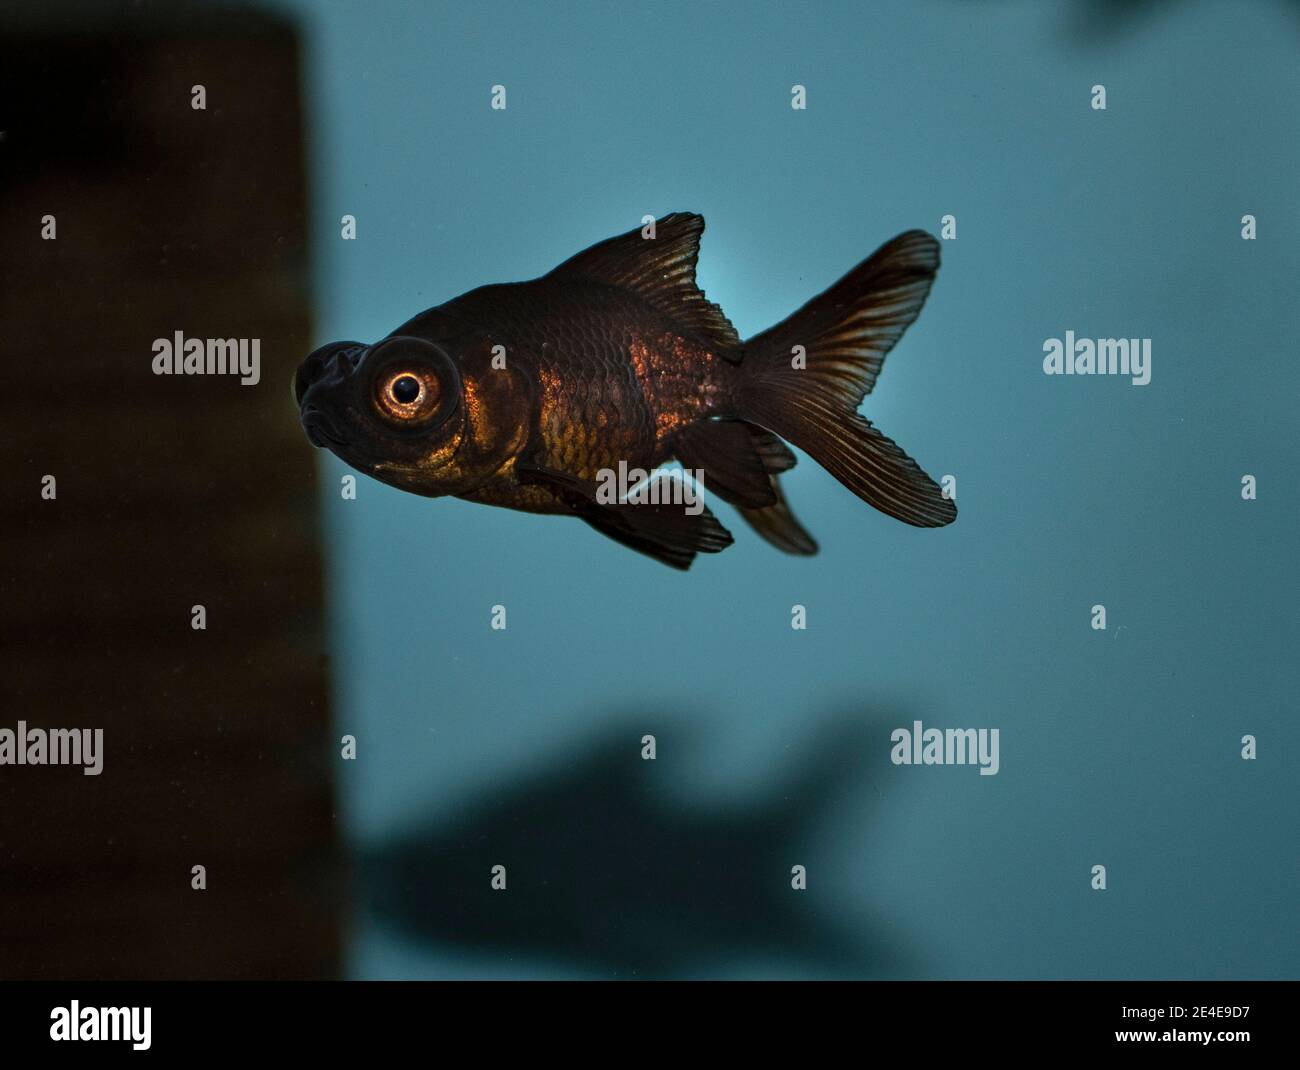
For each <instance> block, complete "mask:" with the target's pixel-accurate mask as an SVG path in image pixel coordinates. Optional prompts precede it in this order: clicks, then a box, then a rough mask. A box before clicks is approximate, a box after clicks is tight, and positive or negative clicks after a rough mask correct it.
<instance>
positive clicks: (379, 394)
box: [294, 328, 531, 497]
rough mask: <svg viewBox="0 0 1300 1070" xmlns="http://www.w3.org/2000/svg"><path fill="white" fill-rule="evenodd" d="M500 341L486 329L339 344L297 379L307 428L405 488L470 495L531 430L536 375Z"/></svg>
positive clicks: (306, 364) (320, 353)
mask: <svg viewBox="0 0 1300 1070" xmlns="http://www.w3.org/2000/svg"><path fill="white" fill-rule="evenodd" d="M399 329H400V328H399ZM501 349H502V347H501V346H499V345H495V346H494V345H493V340H492V339H491V338H490V337H488V336H487V335H484V334H481V333H478V332H468V333H461V334H459V335H458V336H456V337H439V338H437V340H434V339H431V338H429V337H417V336H415V335H408V334H392V335H389V336H388V337H387V338H383V339H381V340H380V341H378V342H376V343H374V344H373V345H369V346H367V345H365V344H364V343H361V342H331V343H330V344H329V345H325V346H322V347H321V348H320V349H317V350H316V351H315V352H314V353H312V354H311V355H310V356H308V357H307V359H306V360H304V361H303V362H302V364H301V365H300V366H299V368H298V371H297V374H296V376H295V378H294V398H295V399H296V400H297V402H298V410H299V418H300V419H301V420H302V426H303V429H304V430H305V431H306V432H307V437H308V438H309V439H310V440H311V441H312V443H313V445H316V446H319V447H322V448H324V449H328V450H330V451H331V452H332V453H334V454H335V455H337V456H338V457H339V458H341V459H342V460H343V461H345V462H347V463H348V464H349V465H351V466H352V467H353V468H356V469H358V470H359V471H362V472H364V473H366V474H367V475H369V476H373V477H374V478H375V479H378V480H380V481H381V482H384V483H387V484H389V485H390V486H394V487H397V488H399V489H400V490H406V491H410V492H412V493H415V494H423V495H426V496H428V497H437V496H439V495H444V494H464V493H467V492H468V491H471V490H473V489H475V488H476V487H478V486H481V485H482V484H483V483H485V482H487V481H488V480H489V479H491V478H492V477H493V476H494V475H495V474H496V473H497V472H498V471H499V470H500V469H501V467H502V466H503V465H504V464H505V463H506V462H507V461H508V460H509V459H510V458H511V457H513V456H514V455H515V454H516V453H518V452H519V450H520V449H521V448H522V447H523V444H524V442H525V441H526V438H527V428H528V413H529V411H530V398H531V392H530V389H529V384H528V380H527V378H526V377H525V376H524V375H523V374H522V372H521V371H520V370H519V369H518V368H517V367H514V366H511V367H504V366H503V365H502V363H501V362H499V361H498V360H497V359H496V358H495V357H494V353H499V352H500V351H501Z"/></svg>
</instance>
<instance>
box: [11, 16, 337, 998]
mask: <svg viewBox="0 0 1300 1070" xmlns="http://www.w3.org/2000/svg"><path fill="white" fill-rule="evenodd" d="M33 10H34V9H33ZM98 10H99V12H100V15H101V18H100V20H99V24H98V25H95V26H94V27H93V28H92V27H87V26H83V25H78V26H77V27H76V29H75V30H73V29H72V28H71V27H70V26H69V25H67V23H68V22H70V20H67V19H66V18H63V19H61V20H60V21H59V22H58V24H57V25H53V24H51V25H50V26H49V32H45V31H42V30H38V29H36V28H35V27H33V26H28V27H25V28H23V29H21V30H15V29H14V28H13V27H12V26H10V27H9V28H8V29H5V28H4V26H3V24H0V59H3V62H0V130H3V132H4V133H3V138H0V242H3V257H2V258H0V351H2V356H0V453H2V458H3V459H2V463H0V728H10V729H13V728H16V726H17V722H18V720H19V719H22V720H25V721H26V722H27V723H28V724H29V725H31V726H40V727H51V728H53V727H61V728H102V729H103V730H104V751H105V757H104V770H103V773H102V774H101V775H100V776H97V777H94V776H85V775H83V773H82V771H81V769H80V768H75V767H71V768H70V767H49V766H47V767H30V766H29V767H16V766H12V765H0V976H2V977H5V978H15V977H55V978H82V977H109V978H118V977H144V978H149V977H185V978H206V977H329V976H333V975H335V974H336V973H337V971H338V964H339V958H340V952H339V940H340V933H339V929H340V881H339V865H340V862H339V848H338V840H337V834H336V829H335V822H334V800H333V790H332V786H331V771H332V769H333V768H334V765H333V761H334V760H335V759H336V758H337V757H338V750H337V747H336V746H335V745H334V743H333V742H332V739H331V733H330V729H329V723H328V710H327V704H326V694H327V687H326V669H325V662H324V659H323V656H322V650H323V634H322V633H323V626H322V576H321V571H322V565H321V550H320V543H319V532H318V518H317V515H316V509H315V493H316V486H315V473H314V467H313V461H312V457H311V450H310V448H309V447H308V446H307V444H306V442H305V440H304V438H303V435H302V433H301V431H300V430H299V428H298V426H297V421H296V417H295V412H294V408H293V405H292V402H291V400H290V389H289V383H290V379H291V376H292V372H293V369H294V366H295V364H296V362H297V359H298V358H299V356H300V355H301V354H302V353H305V352H306V351H307V350H308V349H309V348H310V345H309V342H310V338H309V334H310V331H309V322H308V312H307V296H306V292H307V291H306V278H305V270H306V256H305V246H306V234H305V230H306V226H305V215H306V212H305V201H306V189H305V179H304V162H303V130H302V114H301V110H300V100H299V68H298V52H297V44H296V40H295V37H294V34H293V32H292V30H291V29H290V28H289V27H288V26H286V25H285V24H283V23H282V22H280V21H277V20H274V19H270V18H264V17H260V16H253V15H250V14H246V13H245V14H238V15H225V14H211V13H209V14H208V15H206V16H200V15H194V14H192V15H189V16H187V17H186V18H184V19H183V20H181V19H176V18H167V17H163V19H162V22H161V24H159V25H155V24H154V22H153V17H152V16H150V15H148V14H145V15H141V14H140V9H139V8H135V9H127V8H125V7H124V8H123V9H122V12H121V15H120V19H121V21H114V20H112V19H109V20H105V19H103V18H102V9H98ZM146 10H147V9H146ZM194 85H203V86H204V87H205V88H206V93H207V108H206V110H202V111H200V110H194V109H193V108H192V107H191V87H192V86H194ZM46 215H52V216H54V217H56V220H57V235H58V236H57V240H54V241H48V240H42V237H41V229H42V226H41V220H42V217H43V216H46ZM178 330H179V331H184V333H185V335H186V336H187V337H198V338H208V337H212V338H223V339H224V338H250V339H251V338H258V339H260V340H261V365H262V366H261V382H260V383H259V384H258V385H256V386H241V385H240V383H239V381H238V377H237V376H211V375H202V376H159V375H155V374H153V372H152V370H151V362H152V359H153V350H152V344H153V341H154V339H155V338H162V337H171V336H172V334H173V332H175V331H178ZM47 474H48V475H53V476H54V477H55V478H56V479H57V494H58V496H57V499H56V500H53V501H46V500H42V498H41V480H42V477H43V476H45V475H47ZM195 605H203V606H204V607H206V613H207V628H206V630H204V631H196V630H193V629H192V627H191V607H192V606H195ZM196 865H202V866H204V867H206V871H207V890H206V891H196V890H193V889H192V888H191V869H192V867H194V866H196Z"/></svg>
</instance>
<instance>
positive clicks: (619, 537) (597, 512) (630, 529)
mask: <svg viewBox="0 0 1300 1070" xmlns="http://www.w3.org/2000/svg"><path fill="white" fill-rule="evenodd" d="M515 476H516V478H518V480H519V481H520V482H521V483H526V484H533V485H537V486H543V487H546V488H547V489H548V490H549V491H550V492H551V493H552V494H554V495H555V496H556V497H557V498H558V499H559V500H560V501H562V502H564V503H565V504H566V505H567V506H568V507H569V509H570V510H571V511H572V512H573V514H574V515H575V516H578V517H581V518H582V519H583V520H585V521H586V522H587V523H588V524H590V525H591V526H592V527H593V528H595V529H596V530H597V531H599V532H600V533H601V534H602V535H607V536H608V537H609V538H611V539H613V540H614V541H615V542H618V543H622V544H623V545H624V546H626V547H628V548H629V549H632V550H636V551H638V552H639V553H643V554H648V555H649V556H650V557H653V558H655V560H657V561H662V562H663V563H664V564H665V565H671V566H672V567H673V568H679V569H688V568H690V567H691V562H692V561H693V560H694V559H695V555H696V554H697V553H706V554H715V553H717V552H718V551H720V550H725V549H726V548H727V547H728V546H730V545H731V541H732V540H731V532H729V531H728V530H727V529H726V528H724V527H723V526H722V525H721V524H720V523H718V518H717V517H715V516H714V515H713V514H712V513H711V512H709V510H708V509H707V508H704V507H702V506H701V507H700V510H701V511H700V512H698V513H694V514H692V513H689V512H687V506H686V505H684V504H677V505H674V504H671V503H662V504H652V503H649V502H613V503H608V504H607V503H605V502H602V501H600V500H599V499H598V498H597V489H598V488H597V485H596V484H595V483H594V482H592V481H591V480H588V479H580V478H578V477H577V476H573V475H570V474H569V473H567V472H561V471H558V470H557V469H554V468H547V467H544V466H542V465H535V464H531V463H528V462H524V461H521V462H519V463H517V464H516V465H515Z"/></svg>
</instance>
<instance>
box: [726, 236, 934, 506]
mask: <svg viewBox="0 0 1300 1070" xmlns="http://www.w3.org/2000/svg"><path fill="white" fill-rule="evenodd" d="M938 270H939V243H938V242H937V241H935V240H934V238H932V237H931V236H930V235H929V234H926V233H925V232H924V231H921V230H909V231H907V233H905V234H900V235H899V236H898V237H897V238H895V239H894V240H893V241H891V242H888V243H886V244H885V245H882V246H881V247H880V248H879V249H877V250H876V252H874V253H873V254H872V255H871V256H870V257H868V258H867V259H866V260H864V261H863V262H862V263H861V264H859V265H858V266H857V267H855V268H854V269H853V270H852V271H850V272H849V273H848V274H847V275H845V276H844V278H842V279H840V281H839V282H837V283H836V284H835V285H834V286H832V287H831V288H830V289H829V290H827V291H826V292H825V293H823V294H820V295H819V296H817V297H814V298H813V299H812V300H811V301H809V302H808V303H807V304H806V305H804V306H803V308H801V309H799V311H798V312H796V313H794V315H792V316H790V317H789V318H788V319H785V320H783V321H782V322H781V323H778V324H777V325H776V326H775V327H771V328H769V329H768V330H766V331H764V332H763V333H762V334H758V335H755V336H754V337H753V338H751V339H750V340H749V341H748V342H746V343H745V345H744V356H743V358H742V361H741V371H742V376H743V385H742V387H741V391H740V415H741V416H742V417H743V418H744V419H746V420H751V421H753V422H754V423H757V424H760V425H761V426H763V427H766V428H767V429H768V430H770V431H773V432H775V433H776V434H778V435H780V436H781V437H782V438H784V439H786V440H787V441H788V442H791V443H793V444H794V445H795V446H798V447H799V448H800V449H802V450H804V451H806V452H807V453H808V454H809V456H811V457H812V458H813V460H815V461H816V462H817V463H818V464H820V465H821V466H822V467H823V468H825V469H826V470H827V471H828V472H830V473H831V475H833V476H834V477H835V478H836V479H838V480H839V481H840V482H841V483H843V484H844V485H845V486H846V487H848V488H849V490H851V491H853V493H854V494H856V495H857V496H858V497H860V498H862V499H863V500H864V501H866V502H867V503H869V504H870V505H873V506H875V507H876V508H877V509H879V510H880V511H881V512H884V513H888V514H889V515H890V516H893V517H897V518H898V519H899V520H902V521H904V522H906V523H908V524H914V525H916V526H917V527H926V528H933V527H942V526H943V525H944V524H949V523H951V522H952V521H953V520H954V519H955V518H956V516H957V506H956V504H955V503H954V502H952V501H951V500H950V499H947V498H945V497H944V496H943V494H942V492H941V491H940V490H939V487H938V485H937V484H936V483H935V482H934V480H932V479H931V478H930V477H929V476H927V475H926V474H925V473H924V472H923V471H921V469H920V468H919V467H918V466H917V464H916V462H915V461H913V460H912V458H910V457H909V456H908V455H907V454H906V453H904V452H903V451H902V450H901V449H899V448H898V447H897V446H896V445H895V444H894V443H893V442H892V441H890V440H889V439H888V438H886V437H885V436H884V435H882V434H881V433H880V432H879V431H877V430H876V428H875V427H873V426H872V424H871V423H870V421H868V420H866V419H865V418H864V417H862V416H860V415H859V414H858V411H857V409H858V406H859V405H860V404H861V403H862V399H863V398H864V397H866V396H867V394H869V393H871V388H872V387H873V386H875V384H876V376H877V375H879V374H880V368H881V365H883V364H884V362H885V355H886V354H887V353H888V352H889V351H890V350H891V349H892V348H893V347H894V343H895V342H897V341H898V339H899V338H900V337H901V335H902V333H903V331H905V330H906V329H907V326H908V324H910V323H911V322H912V321H913V320H914V319H916V316H917V313H918V312H920V311H921V306H922V305H923V304H924V303H925V298H926V296H927V295H928V294H929V292H930V285H931V283H933V282H934V276H935V273H936V272H937V271H938ZM796 347H802V350H803V354H804V359H803V362H802V366H801V362H800V361H799V360H798V355H799V349H797V348H796Z"/></svg>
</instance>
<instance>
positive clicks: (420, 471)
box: [295, 213, 956, 568]
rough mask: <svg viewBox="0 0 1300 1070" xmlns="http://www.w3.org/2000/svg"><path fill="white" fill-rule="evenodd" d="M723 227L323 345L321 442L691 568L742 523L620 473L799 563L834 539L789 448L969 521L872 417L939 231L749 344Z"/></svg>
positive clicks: (412, 483)
mask: <svg viewBox="0 0 1300 1070" xmlns="http://www.w3.org/2000/svg"><path fill="white" fill-rule="evenodd" d="M703 226H704V221H703V219H702V218H701V217H700V216H697V215H691V214H687V213H675V214H673V215H670V216H666V217H664V218H663V219H661V220H659V221H658V223H657V224H656V226H655V227H654V229H653V231H652V232H649V231H642V230H634V231H631V232H629V233H628V234H624V235H621V236H619V237H616V238H611V239H609V240H608V241H605V242H601V243H599V244H597V245H594V246H592V247H591V248H589V249H587V250H585V251H583V252H582V253H579V254H578V255H577V256H575V257H572V258H570V259H569V260H567V261H565V262H564V263H563V264H561V265H560V266H559V267H558V268H556V269H555V270H554V271H552V272H550V273H548V274H547V275H545V276H543V277H541V278H539V279H534V280H531V281H528V282H521V283H511V284H500V285H491V286H484V287H481V288H479V289H476V290H472V291H470V292H468V293H466V294H463V295H461V296H460V297H457V298H454V299H453V300H451V301H448V302H446V303H445V304H443V305H440V306H438V307H436V308H433V309H429V310H428V311H426V312H423V313H421V314H419V315H418V316H416V317H414V318H413V319H411V320H409V321H407V322H406V323H404V324H402V325H401V326H400V327H398V328H396V329H395V330H394V331H393V332H392V333H391V334H389V335H388V336H387V337H386V338H384V339H381V340H380V341H379V342H377V343H375V344H373V345H370V346H366V345H364V344H362V343H358V342H335V343H331V344H330V345H327V346H324V347H322V348H321V349H318V350H317V351H316V352H315V353H313V354H311V355H310V356H309V357H308V358H307V359H306V360H305V361H304V362H303V364H302V366H301V367H300V368H299V369H298V373H297V377H296V380H295V396H296V398H297V400H298V403H299V406H300V411H301V417H302V422H303V425H304V427H305V429H306V430H307V433H308V435H309V437H310V438H311V440H312V441H313V442H314V443H315V444H316V445H318V446H324V447H328V448H330V449H332V450H333V451H334V452H335V453H336V454H338V455H339V456H340V457H342V458H343V460H345V461H347V462H348V463H349V464H351V465H353V466H354V467H356V468H358V469H359V470H361V471H363V472H366V473H367V474H369V475H372V476H374V477H375V478H377V479H380V480H382V481H384V482H386V483H389V484H391V485H393V486H397V487H400V488H401V489H403V490H408V491H411V492H413V493H417V494H423V495H427V496H442V495H455V496H457V497H460V498H463V499H466V500H469V501H474V502H479V503H482V504H488V505H496V506H503V507H506V508H511V509H519V510H524V511H528V512H535V513H555V514H565V515H573V516H577V517H580V518H581V519H583V520H585V521H587V523H588V524H590V525H591V526H592V527H594V528H595V529H596V530H598V531H600V532H601V533H603V534H605V535H607V536H609V537H611V538H613V539H615V540H617V541H619V542H621V543H623V544H624V545H626V546H628V547H630V548H632V549H635V550H638V551H640V552H643V553H646V554H649V555H650V556H652V557H655V558H656V559H658V560H660V561H663V562H664V563H665V564H669V565H672V566H674V567H677V568H686V567H689V565H690V564H691V562H692V560H693V559H694V557H695V554H696V553H698V552H716V551H718V550H721V549H724V548H725V547H726V546H727V545H729V544H730V543H731V541H732V540H731V535H730V533H729V532H727V530H726V529H725V528H723V527H722V525H721V524H720V523H719V522H718V520H717V518H716V517H715V516H714V515H713V513H712V512H711V511H709V510H708V509H698V510H695V511H691V510H690V508H689V505H688V504H686V503H683V502H681V501H678V502H676V503H674V502H672V501H667V502H661V501H658V500H656V501H653V502H647V501H644V500H642V501H637V500H632V499H631V498H630V497H629V498H628V499H625V500H619V501H611V500H609V498H608V496H607V495H605V496H602V494H601V483H602V480H604V479H607V478H608V475H609V473H612V472H615V471H618V470H620V466H623V468H625V469H626V470H635V469H640V470H642V471H646V472H649V471H652V470H654V469H655V468H657V467H659V466H661V465H663V464H664V463H665V462H668V461H670V460H673V459H676V460H678V461H680V463H681V464H682V466H683V467H684V468H686V469H688V470H691V471H692V472H694V473H700V474H702V482H703V484H704V487H705V489H706V491H708V492H712V493H713V494H715V495H716V496H717V497H719V498H721V499H722V500H724V501H727V502H729V503H730V504H732V505H734V506H736V507H737V508H738V509H739V510H740V512H741V515H742V516H743V517H744V518H745V519H746V520H747V521H748V522H749V523H750V524H751V526H753V527H754V529H755V530H756V531H757V532H758V533H759V534H760V535H762V536H763V537H764V538H766V539H767V540H768V541H769V542H771V543H773V544H774V545H776V546H777V547H778V548H780V549H782V550H785V551H787V552H790V553H797V554H810V553H815V552H816V549H817V546H816V543H815V542H814V541H813V540H812V538H811V536H809V535H808V533H807V532H806V531H805V530H804V529H803V527H802V525H801V524H799V522H798V521H797V520H796V519H795V518H794V515H793V513H791V511H790V509H789V506H788V505H787V504H786V502H785V499H784V496H783V494H782V491H781V488H780V484H779V476H780V474H781V473H782V472H784V471H786V470H788V469H789V468H790V467H792V466H793V465H794V462H795V458H794V454H793V453H792V452H791V451H790V450H789V449H788V447H787V446H786V445H785V442H784V441H783V439H784V440H786V441H789V442H791V443H793V444H794V445H797V446H800V447H801V448H803V449H804V450H806V451H807V452H808V453H809V454H810V455H812V456H813V457H814V459H816V460H818V461H819V462H820V463H822V464H823V465H824V466H825V467H827V468H828V469H829V470H830V471H831V472H832V474H834V475H835V476H836V477H837V478H839V479H840V480H841V482H843V483H845V485H846V486H848V487H849V489H851V490H853V491H854V492H855V493H857V494H859V496H861V497H863V498H864V499H865V500H866V501H868V502H869V503H871V504H872V505H874V506H876V507H877V508H879V509H882V510H883V511H885V512H888V513H890V514H891V515H894V516H896V517H898V518H899V519H902V520H904V521H906V522H908V523H912V524H915V525H918V526H927V527H933V526H940V525H942V524H946V523H948V522H949V521H951V520H952V519H953V517H954V516H955V515H956V510H955V507H954V506H953V503H952V502H951V501H949V500H948V499H946V498H945V497H944V496H943V495H942V494H941V493H940V491H939V488H938V487H937V486H936V485H935V484H934V483H933V481H931V480H930V479H929V477H928V476H926V475H925V474H924V473H923V472H922V471H921V470H920V469H919V468H918V467H917V466H916V465H915V463H914V462H913V461H911V459H910V458H908V457H907V456H906V454H904V453H902V451H901V450H899V449H898V447H897V446H895V445H894V444H893V443H892V442H891V441H890V440H889V439H887V438H885V437H884V436H883V435H881V434H880V433H879V432H877V431H876V430H875V429H874V428H873V427H872V426H871V424H870V423H869V422H867V421H866V420H865V419H863V418H862V417H861V416H859V415H858V414H857V411H856V410H857V407H858V404H859V403H860V402H861V400H862V397H863V396H865V394H866V393H868V392H869V391H870V389H871V387H872V386H873V385H874V382H875V376H876V374H877V373H878V372H879V369H880V364H881V363H882V362H883V359H884V355H885V353H887V352H888V351H889V349H890V348H891V347H892V346H893V344H894V342H895V341H897V338H898V336H899V335H901V333H902V331H903V329H904V328H905V327H906V326H907V324H908V323H910V322H911V320H912V319H913V318H915V316H916V314H917V312H919V310H920V307H921V304H922V303H923V302H924V300H925V296H926V294H928V292H929V288H930V283H931V281H932V280H933V277H934V273H935V271H936V270H937V268H938V246H937V243H936V242H935V241H934V239H933V238H931V237H930V236H929V235H926V234H924V233H922V232H920V231H910V232H908V233H906V234H903V235H900V236H899V237H898V238H896V239H894V241H893V242H890V243H888V244H887V245H886V246H883V247H882V248H881V249H880V250H878V251H877V252H876V253H875V254H874V255H873V256H872V257H871V258H869V259H868V260H866V261H864V262H863V263H862V264H860V265H859V266H858V267H857V268H855V269H854V271H852V272H850V273H849V275H847V276H845V278H844V279H842V280H841V281H840V282H839V283H837V284H836V285H835V286H833V287H831V289H830V290H828V291H826V292H825V293H824V294H822V295H820V296H819V297H817V298H814V299H813V300H812V301H810V302H809V303H808V304H807V305H805V306H804V308H802V309H800V310H799V311H798V312H796V313H795V314H794V315H793V316H791V317H789V318H788V319H787V320H785V321H783V322H782V323H780V324H777V325H776V326H775V327H773V328H771V329H769V330H768V331H765V332H763V333H762V334H760V335H757V336H755V337H754V338H752V339H749V340H748V341H743V342H742V340H741V339H740V338H739V336H738V335H737V334H736V331H735V329H734V327H732V325H731V323H730V322H729V321H728V320H727V318H726V316H725V315H724V314H723V313H722V311H721V309H719V308H718V307H717V306H716V305H714V304H712V303H711V302H709V301H708V300H707V299H706V298H705V296H704V294H703V293H702V292H701V291H700V289H699V287H698V286H697V285H696V283H695V265H696V260H697V258H698V251H699V238H700V234H701V233H702V231H703ZM651 234H652V235H653V236H650V235H651Z"/></svg>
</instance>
